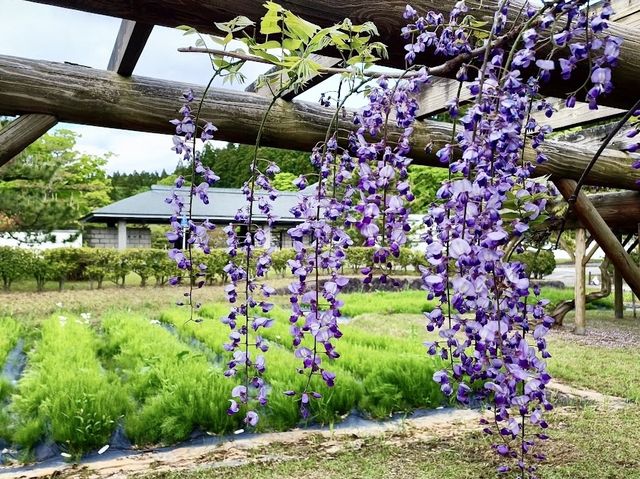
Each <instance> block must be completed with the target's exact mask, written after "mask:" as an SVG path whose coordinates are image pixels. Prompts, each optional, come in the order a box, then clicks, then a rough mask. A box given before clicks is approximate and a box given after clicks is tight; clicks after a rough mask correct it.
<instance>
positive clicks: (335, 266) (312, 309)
mask: <svg viewBox="0 0 640 479" xmlns="http://www.w3.org/2000/svg"><path fill="white" fill-rule="evenodd" d="M311 162H312V163H313V165H314V166H315V167H316V170H317V171H318V177H317V179H318V181H317V183H315V184H314V185H313V186H311V187H308V186H307V183H308V180H307V178H306V177H301V178H298V179H297V180H296V182H295V184H296V185H297V186H298V188H299V189H300V190H303V191H301V194H300V201H299V202H298V205H297V206H296V207H294V209H293V210H292V212H293V214H294V216H295V217H297V218H300V219H301V220H303V221H302V222H301V223H300V224H299V225H297V226H295V227H294V228H291V229H290V230H289V231H288V235H289V237H290V238H291V240H292V243H293V248H294V250H295V253H296V254H295V257H294V258H293V259H291V260H289V261H288V266H289V268H290V269H291V273H292V274H293V276H294V278H295V279H294V281H293V282H292V283H291V284H290V285H289V292H290V301H291V316H290V322H291V335H292V337H293V345H294V347H295V356H296V357H297V358H298V359H300V360H301V361H302V367H301V368H300V369H299V372H300V373H303V374H307V377H308V380H307V383H306V386H305V388H304V390H301V391H286V392H285V394H286V395H288V396H292V397H295V398H296V399H297V400H298V401H299V404H300V412H301V415H302V417H303V418H307V417H308V416H309V414H310V411H311V401H312V400H314V399H320V398H321V397H322V396H321V394H320V393H318V392H317V391H315V390H314V389H313V386H314V384H313V383H312V378H313V377H314V376H319V377H320V378H321V379H322V381H324V383H325V384H326V385H327V386H328V387H333V386H334V380H335V374H334V373H332V372H331V371H330V370H328V369H326V363H327V361H325V359H327V360H329V359H337V358H338V357H339V354H338V352H337V351H336V349H335V340H337V339H339V338H340V337H341V336H342V333H341V331H340V328H339V325H338V318H339V317H340V315H341V313H340V307H341V306H342V305H343V303H342V301H340V300H339V299H338V295H339V293H340V291H341V290H342V288H343V287H344V286H345V285H346V284H347V283H348V279H347V278H345V277H344V276H342V275H341V274H340V271H341V269H342V265H343V263H344V260H345V258H346V253H345V250H346V248H348V247H349V246H350V245H351V244H352V243H353V241H352V240H351V238H350V237H349V235H348V234H347V233H346V232H345V230H344V228H342V227H340V226H341V223H342V224H343V223H344V222H345V220H346V217H347V215H348V214H349V211H350V210H351V205H352V201H353V200H352V198H353V195H354V193H355V189H354V188H353V187H352V186H351V185H350V184H349V183H350V180H351V178H352V177H353V174H354V164H353V159H352V158H351V156H350V155H349V153H348V152H347V151H345V150H344V149H342V148H340V147H338V143H337V141H336V138H335V136H332V137H331V138H329V139H328V140H327V141H325V142H324V143H323V144H321V145H316V147H315V148H314V150H313V153H312V154H311ZM321 271H322V272H325V273H326V274H327V275H328V276H329V277H328V279H326V280H325V281H324V282H322V283H321V282H320V279H319V276H320V274H321ZM305 338H308V341H305Z"/></svg>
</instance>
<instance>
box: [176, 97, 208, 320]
mask: <svg viewBox="0 0 640 479" xmlns="http://www.w3.org/2000/svg"><path fill="white" fill-rule="evenodd" d="M183 100H184V104H183V105H182V107H181V108H180V114H181V115H182V118H179V119H174V120H171V124H173V125H174V126H175V127H176V134H175V135H174V136H173V148H172V149H173V150H174V151H175V153H176V154H178V155H180V157H181V159H182V162H183V163H184V164H187V165H191V175H190V176H191V177H190V178H188V179H185V178H184V177H183V176H179V177H178V178H177V179H176V182H175V189H174V191H173V192H172V194H171V196H170V197H168V198H166V202H167V203H168V204H170V205H171V206H172V207H173V210H174V214H173V215H172V216H171V219H170V222H171V231H170V232H168V233H167V240H168V241H169V243H170V244H171V246H172V248H171V249H170V250H169V257H170V258H171V259H172V260H174V261H175V262H176V265H177V267H178V270H179V271H180V272H181V274H179V275H177V276H174V277H172V278H170V279H169V283H170V284H172V285H177V284H179V283H181V282H182V281H183V280H185V279H186V280H187V281H188V285H189V290H188V291H185V293H184V297H185V298H186V303H185V302H184V301H179V302H178V303H177V304H178V305H184V304H187V305H188V306H189V309H190V313H189V314H190V319H191V320H193V319H194V314H195V313H196V312H197V310H198V309H199V308H200V306H201V305H200V303H199V302H196V301H194V298H193V286H194V285H195V286H197V287H198V288H201V287H202V286H203V285H204V283H205V279H204V277H205V274H206V266H205V265H204V264H199V265H197V266H196V267H194V265H193V255H192V252H193V248H194V247H197V248H199V249H200V250H201V251H203V252H204V253H205V254H208V253H209V250H210V249H209V231H212V230H213V229H214V225H213V224H212V223H211V222H210V221H209V220H208V219H205V220H203V221H200V222H196V221H194V220H193V215H192V213H193V200H194V198H196V197H197V198H198V200H199V201H202V202H203V203H204V204H208V203H209V196H208V189H209V187H210V186H213V185H214V184H215V183H216V182H217V181H218V180H219V179H220V177H218V176H217V175H216V174H215V173H214V172H213V170H211V168H209V167H207V166H204V165H203V164H202V162H201V161H200V152H199V151H198V150H196V145H197V140H198V126H197V124H196V123H197V115H196V114H195V113H194V111H193V108H192V103H193V101H194V97H193V92H192V91H187V92H185V93H184V94H183ZM215 131H216V127H215V126H213V124H211V123H206V124H204V126H201V127H200V136H199V139H200V140H201V142H202V143H203V144H206V143H207V142H208V141H209V140H212V139H213V135H214V133H215ZM185 184H187V185H188V186H187V187H186V188H188V191H186V192H185V189H186V188H185ZM185 197H186V198H185ZM183 246H184V247H183Z"/></svg>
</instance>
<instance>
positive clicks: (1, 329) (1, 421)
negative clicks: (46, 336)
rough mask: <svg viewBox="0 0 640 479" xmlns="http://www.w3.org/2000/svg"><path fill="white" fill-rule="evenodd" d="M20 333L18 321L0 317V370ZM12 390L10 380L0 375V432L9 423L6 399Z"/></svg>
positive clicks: (16, 342)
mask: <svg viewBox="0 0 640 479" xmlns="http://www.w3.org/2000/svg"><path fill="white" fill-rule="evenodd" d="M21 334H22V328H21V327H20V325H19V323H18V322H17V321H15V320H14V319H12V318H0V371H2V368H3V366H4V365H5V364H6V362H7V357H8V356H9V353H10V352H11V351H12V350H13V349H14V348H15V347H16V345H17V344H18V340H19V339H20V336H21ZM12 392H13V384H12V382H11V380H10V379H9V378H7V377H5V376H4V375H2V376H0V432H1V431H4V430H6V428H7V427H8V425H9V416H8V414H7V408H6V404H7V400H8V398H9V396H10V395H11V393H12Z"/></svg>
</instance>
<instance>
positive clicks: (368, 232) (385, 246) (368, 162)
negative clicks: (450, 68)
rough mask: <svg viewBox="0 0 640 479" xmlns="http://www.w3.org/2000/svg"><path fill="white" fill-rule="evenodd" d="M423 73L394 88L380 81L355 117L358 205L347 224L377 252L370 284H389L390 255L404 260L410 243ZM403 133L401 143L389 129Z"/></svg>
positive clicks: (353, 138) (367, 275) (366, 280)
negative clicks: (413, 159)
mask: <svg viewBox="0 0 640 479" xmlns="http://www.w3.org/2000/svg"><path fill="white" fill-rule="evenodd" d="M429 79H430V77H429V75H428V73H427V71H426V69H425V68H422V69H421V70H419V71H418V72H417V74H416V75H414V76H412V77H411V78H410V79H400V80H398V81H395V82H393V83H391V82H390V81H389V80H387V79H386V78H384V77H383V78H381V79H379V80H378V82H377V85H376V86H375V87H374V88H372V89H371V91H370V93H369V95H368V100H369V101H368V104H367V106H366V107H365V108H364V109H363V110H362V111H361V112H360V113H358V114H357V115H356V116H355V118H354V123H355V125H356V126H357V127H358V129H357V130H356V131H355V132H353V133H352V134H351V135H350V138H349V148H350V150H351V152H352V154H353V155H354V156H355V157H356V160H357V161H356V172H357V184H356V186H357V192H358V193H357V196H356V199H357V202H355V201H354V207H353V208H352V211H351V213H350V214H349V215H348V217H347V221H346V223H345V225H346V226H347V227H349V226H354V227H355V228H356V229H357V230H358V231H359V232H360V235H361V236H362V237H363V239H364V241H363V243H364V245H365V246H367V247H371V248H373V249H374V253H373V255H372V264H370V265H368V266H367V267H365V268H364V269H363V270H362V273H363V274H364V275H365V278H364V283H365V284H369V283H371V281H372V280H373V278H374V275H379V279H380V281H381V282H382V283H385V282H387V281H388V280H389V279H390V278H389V272H390V271H391V269H392V265H391V262H390V256H394V257H398V256H399V255H400V248H401V247H403V246H404V245H405V244H406V243H407V233H408V232H409V231H410V230H411V226H410V224H409V212H410V208H409V207H408V203H410V202H411V201H412V200H413V194H412V193H411V189H410V185H409V179H408V178H409V172H408V168H409V165H410V164H411V158H410V157H409V156H408V154H409V152H410V150H411V145H410V139H411V134H412V132H413V124H414V122H415V120H416V113H417V110H418V102H417V101H416V98H415V93H417V92H418V91H419V90H420V89H421V87H422V86H423V85H425V84H427V83H428V82H429ZM391 122H392V123H393V124H395V125H396V126H397V127H398V128H400V129H401V132H402V133H401V134H400V136H399V137H398V138H390V136H389V124H390V123H391Z"/></svg>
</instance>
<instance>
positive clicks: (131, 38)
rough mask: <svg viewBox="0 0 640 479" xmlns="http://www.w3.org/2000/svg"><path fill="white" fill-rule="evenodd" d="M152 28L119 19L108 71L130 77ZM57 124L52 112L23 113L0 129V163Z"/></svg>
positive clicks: (147, 25) (9, 158)
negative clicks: (48, 113)
mask: <svg viewBox="0 0 640 479" xmlns="http://www.w3.org/2000/svg"><path fill="white" fill-rule="evenodd" d="M151 30H153V25H149V24H145V23H139V22H134V21H131V20H122V23H121V24H120V30H119V31H118V37H117V38H116V42H115V45H114V46H113V51H112V52H111V58H110V59H109V65H108V67H107V69H108V70H110V71H113V72H116V73H118V74H119V75H123V76H130V75H131V74H132V73H133V69H134V68H135V66H136V63H137V62H138V59H139V58H140V55H141V54H142V50H143V49H144V46H145V44H146V43H147V40H148V38H149V35H150V34H151ZM57 123H58V120H57V119H56V117H55V116H54V115H42V114H26V115H22V116H20V117H19V118H17V119H16V120H14V121H12V122H11V123H10V124H9V125H7V126H6V127H5V128H3V129H2V130H1V131H0V166H2V165H4V164H5V163H7V162H8V161H10V160H11V159H12V158H13V157H15V156H16V155H17V154H18V153H20V152H21V151H22V150H24V149H25V148H26V147H27V146H29V145H30V144H31V143H33V142H34V141H36V140H37V139H38V138H40V137H41V136H42V135H44V134H45V133H46V132H47V131H49V130H50V129H51V128H53V127H54V126H55V125H56V124H57Z"/></svg>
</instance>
